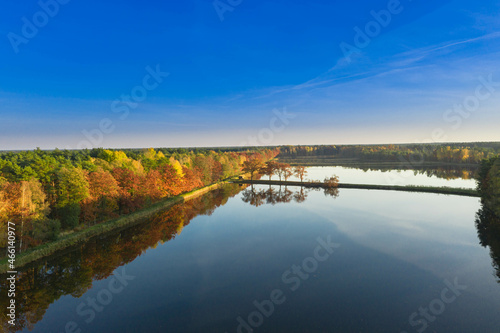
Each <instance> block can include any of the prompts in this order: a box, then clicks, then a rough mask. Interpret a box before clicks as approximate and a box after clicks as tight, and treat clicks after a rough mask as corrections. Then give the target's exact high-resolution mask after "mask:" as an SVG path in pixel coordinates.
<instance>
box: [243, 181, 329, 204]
mask: <svg viewBox="0 0 500 333" xmlns="http://www.w3.org/2000/svg"><path fill="white" fill-rule="evenodd" d="M321 190H323V193H325V195H327V196H332V197H334V198H336V197H338V196H339V190H338V188H335V187H330V188H320V187H310V188H304V187H301V188H300V189H299V190H298V191H294V192H292V191H291V190H289V189H288V187H287V186H279V187H278V188H275V187H274V186H269V188H268V189H260V190H257V189H255V187H253V186H250V187H248V188H247V189H246V190H244V191H243V192H242V193H241V194H242V197H241V200H243V202H246V203H249V204H251V205H252V206H255V207H259V206H260V205H263V204H264V203H266V204H271V205H275V204H277V203H287V202H291V201H292V200H293V201H295V202H297V203H301V202H304V201H306V199H307V196H308V193H309V192H310V191H321Z"/></svg>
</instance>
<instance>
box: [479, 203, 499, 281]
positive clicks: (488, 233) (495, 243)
mask: <svg viewBox="0 0 500 333" xmlns="http://www.w3.org/2000/svg"><path fill="white" fill-rule="evenodd" d="M476 228H477V235H478V237H479V243H480V244H481V245H482V246H484V247H489V248H490V256H491V259H492V260H493V261H492V265H493V267H494V268H495V270H496V276H497V281H498V282H499V283H500V217H498V216H497V215H495V213H494V212H493V210H491V209H490V208H488V207H486V206H484V205H483V207H481V209H480V210H479V211H478V212H477V214H476Z"/></svg>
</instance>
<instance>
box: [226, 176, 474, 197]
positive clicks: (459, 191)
mask: <svg viewBox="0 0 500 333" xmlns="http://www.w3.org/2000/svg"><path fill="white" fill-rule="evenodd" d="M232 182H234V183H244V184H257V185H285V186H303V187H325V184H324V183H322V182H297V181H279V180H233V181H232ZM338 188H354V189H363V190H386V191H387V190H388V191H405V192H424V193H438V194H451V195H461V196H469V197H479V193H478V192H477V191H476V190H475V189H467V188H453V187H445V186H443V187H433V186H414V185H406V186H400V185H371V184H347V183H339V184H338Z"/></svg>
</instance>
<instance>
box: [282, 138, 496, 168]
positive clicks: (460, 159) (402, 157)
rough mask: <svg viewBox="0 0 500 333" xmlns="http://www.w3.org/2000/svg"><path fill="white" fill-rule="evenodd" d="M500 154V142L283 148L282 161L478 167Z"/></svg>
mask: <svg viewBox="0 0 500 333" xmlns="http://www.w3.org/2000/svg"><path fill="white" fill-rule="evenodd" d="M499 154H500V143H499V142H478V143H476V142H472V143H446V144H401V145H395V144H390V145H321V146H284V147H280V158H287V157H290V158H297V157H302V156H309V157H335V158H346V159H348V158H349V159H357V160H359V161H377V162H380V161H390V162H399V163H401V162H408V161H409V162H410V163H411V162H415V163H413V164H419V163H422V162H424V161H425V162H440V163H456V164H479V163H480V162H481V161H482V160H483V159H489V158H492V157H494V156H498V155H499Z"/></svg>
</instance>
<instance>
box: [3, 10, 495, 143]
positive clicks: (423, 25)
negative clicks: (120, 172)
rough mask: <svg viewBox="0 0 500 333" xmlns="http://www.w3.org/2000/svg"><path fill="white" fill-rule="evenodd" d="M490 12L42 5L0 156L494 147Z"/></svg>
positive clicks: (20, 27)
mask: <svg viewBox="0 0 500 333" xmlns="http://www.w3.org/2000/svg"><path fill="white" fill-rule="evenodd" d="M499 14H500V1H465V0H456V1H451V0H436V1H433V2H428V1H419V0H413V1H411V0H401V1H397V0H389V1H387V0H386V1H378V0H373V1H355V2H346V1H326V0H325V1H319V0H309V1H298V0H288V1H283V0H281V1H280V0H267V1H262V0H252V1H250V0H216V1H213V0H186V1H146V2H139V1H129V0H121V1H117V0H101V1H95V0H88V1H85V2H83V1H76V0H72V1H69V0H59V2H56V0H41V1H33V0H32V1H22V2H21V1H19V2H14V1H9V2H7V3H5V4H4V9H3V10H2V13H1V14H0V16H1V19H0V35H1V36H2V38H1V49H0V57H1V61H0V73H1V74H0V150H10V149H34V148H36V147H40V148H42V149H53V148H56V147H57V148H59V149H75V148H92V147H110V148H135V147H194V146H198V147H201V146H204V147H206V146H241V145H283V144H309V145H311V144H361V143H362V144H380V143H412V142H416V143H419V142H466V141H500V134H499V133H500V132H499V130H498V128H499V125H500V112H499V111H500V66H499V65H500V16H499Z"/></svg>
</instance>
